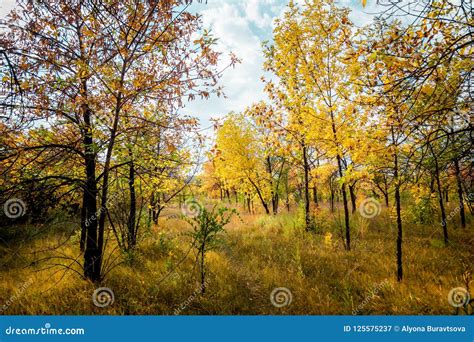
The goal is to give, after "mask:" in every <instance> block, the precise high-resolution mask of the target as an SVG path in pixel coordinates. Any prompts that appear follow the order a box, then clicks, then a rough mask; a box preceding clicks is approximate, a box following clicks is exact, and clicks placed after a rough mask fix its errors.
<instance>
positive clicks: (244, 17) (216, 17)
mask: <svg viewBox="0 0 474 342" xmlns="http://www.w3.org/2000/svg"><path fill="white" fill-rule="evenodd" d="M295 2H297V3H298V2H301V3H302V2H303V1H295ZM338 3H339V5H340V6H346V7H350V8H351V10H352V13H351V19H352V21H353V22H354V24H355V25H357V26H363V25H365V24H368V23H370V22H371V21H372V18H373V17H374V15H373V13H376V12H377V11H380V9H381V8H380V7H378V6H377V5H376V3H375V0H372V1H371V0H369V1H368V4H367V6H366V7H365V8H362V5H361V4H360V0H353V1H351V0H339V1H338ZM287 4H288V0H241V1H238V0H226V1H223V0H208V2H207V4H205V3H202V4H198V3H195V4H193V5H192V7H191V10H192V11H196V12H198V13H200V14H201V15H202V18H203V22H204V26H205V27H207V28H210V29H211V31H212V33H213V34H214V35H215V36H216V37H217V38H219V40H218V43H217V46H216V50H218V51H220V52H222V53H223V54H222V61H221V66H222V67H223V66H225V65H227V64H228V62H229V59H228V58H227V55H228V54H229V52H231V51H232V52H234V53H235V54H236V55H237V56H238V57H239V58H240V59H241V60H242V63H240V64H239V65H237V66H236V67H235V68H234V69H228V70H227V71H226V72H225V74H224V76H223V77H222V79H221V84H222V85H223V86H224V92H225V94H226V96H227V98H216V97H212V98H211V99H209V100H195V101H193V102H190V103H188V104H187V105H186V108H184V109H183V113H185V114H189V115H193V116H196V117H198V118H199V119H200V120H201V126H202V127H203V128H206V127H208V126H209V125H210V123H209V119H210V118H218V117H222V116H223V115H225V114H226V113H228V112H230V111H242V110H243V109H245V107H246V106H249V105H251V104H252V103H254V102H258V101H260V100H262V99H266V95H265V94H264V91H263V87H264V85H263V83H262V81H261V76H262V75H264V72H263V70H262V65H263V61H264V58H263V53H262V47H261V43H262V41H264V40H271V38H272V29H273V21H274V20H275V19H276V18H278V17H279V16H281V15H282V13H283V12H284V10H285V7H286V5H287Z"/></svg>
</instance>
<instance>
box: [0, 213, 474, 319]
mask: <svg viewBox="0 0 474 342" xmlns="http://www.w3.org/2000/svg"><path fill="white" fill-rule="evenodd" d="M323 216H324V224H325V226H324V227H325V228H323V229H322V231H320V232H319V233H318V234H316V233H307V232H304V231H303V229H302V228H301V224H300V220H299V219H297V217H296V214H293V213H292V214H286V213H282V214H279V215H278V216H276V217H273V216H266V215H262V214H258V215H248V214H242V216H241V219H239V218H237V217H236V218H234V219H233V220H232V222H231V223H230V224H229V226H228V227H227V233H226V234H225V235H224V237H223V239H224V243H223V244H222V246H221V247H220V248H219V249H217V250H214V251H211V252H209V254H208V256H207V259H206V260H207V265H208V287H207V291H206V294H205V295H200V294H199V293H198V292H199V291H198V289H199V283H198V277H197V274H198V272H197V267H196V266H195V262H194V260H195V257H194V255H193V252H191V253H189V254H188V256H187V257H185V255H186V253H187V251H188V250H189V243H190V239H189V238H188V237H187V236H186V235H185V234H183V233H184V232H185V231H186V230H187V229H189V228H188V227H187V225H186V223H184V222H183V221H181V220H179V219H162V220H161V222H160V224H159V226H158V227H153V228H152V230H151V232H149V233H148V234H147V235H146V238H145V239H144V240H143V241H142V242H141V243H140V245H139V248H138V250H137V251H136V252H135V253H133V254H132V255H130V254H129V255H127V256H123V255H122V256H120V258H119V260H122V261H124V263H122V264H121V265H119V266H117V267H116V268H114V269H113V270H112V271H111V272H110V273H109V274H108V275H107V278H106V279H105V281H104V282H103V284H101V286H105V287H109V288H111V289H112V290H113V292H114V294H115V302H114V303H113V305H111V306H108V307H105V308H99V307H96V306H94V305H93V302H92V299H91V296H92V293H93V291H94V290H95V288H97V286H98V285H94V284H92V283H89V282H87V281H85V280H83V279H81V278H80V277H79V276H78V275H77V274H75V273H73V272H68V273H66V274H65V276H64V278H62V279H61V276H62V275H63V274H64V272H63V271H62V269H61V268H57V267H56V268H52V269H48V270H42V271H41V269H43V268H45V263H38V264H36V265H34V266H30V267H26V268H25V267H24V266H25V265H28V264H29V263H31V262H32V261H34V260H37V259H38V258H39V257H41V256H44V255H60V254H61V255H69V256H77V255H78V247H77V242H76V241H69V242H68V243H66V244H65V245H64V246H62V247H61V248H60V249H59V250H56V251H51V252H48V253H46V254H45V253H41V254H37V253H34V252H35V251H38V250H44V249H46V247H48V246H52V245H54V244H55V243H56V242H55V241H57V239H58V236H57V235H58V234H62V233H57V232H55V233H44V234H39V235H38V237H36V238H34V239H32V240H30V241H29V242H23V243H22V244H21V245H17V243H18V241H17V242H15V248H7V247H2V250H1V254H0V255H2V258H1V260H0V261H1V264H2V265H3V266H2V268H1V269H0V276H1V280H0V310H2V314H73V315H75V314H114V315H115V314H117V315H126V314H160V315H161V314H164V315H172V314H174V313H175V310H177V309H178V308H180V309H179V311H178V313H179V314H205V315H208V314H210V315H217V314H250V315H253V314H304V315H305V314H315V315H320V314H349V315H350V314H353V313H356V314H393V315H401V314H404V315H412V314H413V315H417V314H428V315H431V314H451V313H453V308H452V307H451V306H450V305H449V303H448V301H447V295H448V293H449V291H450V289H451V288H453V287H458V286H464V285H465V284H464V283H463V280H462V273H463V272H464V271H465V270H466V268H472V260H474V255H473V254H474V248H473V247H474V246H473V230H472V228H467V229H461V228H456V229H453V225H454V223H453V224H451V227H450V238H451V244H450V245H449V246H447V247H444V246H443V245H442V244H440V243H439V240H440V239H441V229H440V228H441V226H440V225H438V226H439V227H438V226H436V224H435V225H433V226H424V227H422V226H417V225H413V224H409V223H405V235H404V246H403V251H404V258H403V261H404V275H405V278H404V280H403V281H402V282H401V283H398V282H397V281H396V278H395V269H396V267H395V234H396V232H395V228H394V227H393V225H390V224H389V223H388V222H389V218H388V215H387V213H385V212H382V214H381V215H380V216H378V217H376V218H374V219H363V218H360V217H359V216H358V214H355V215H354V217H353V222H352V223H353V229H352V233H353V250H352V251H350V252H347V251H345V250H344V248H343V243H342V239H341V238H340V228H339V224H341V220H340V218H339V217H338V216H337V215H332V214H331V213H329V212H328V211H324V212H323V213H318V215H317V217H323ZM108 250H109V252H110V251H111V250H112V243H111V244H110V247H109V249H108ZM15 251H17V253H16V254H14V252H15ZM115 253H116V254H117V252H115ZM183 258H184V259H183ZM181 260H184V261H182V262H180V261H181ZM56 262H58V263H61V264H68V262H67V261H66V260H56ZM79 262H82V259H79ZM74 268H75V269H76V270H78V271H79V267H78V266H77V265H76V267H74ZM57 271H59V272H57ZM54 272H57V273H56V274H54V275H53V273H54ZM170 272H171V274H170V275H169V276H168V277H167V278H165V279H164V277H165V276H166V275H167V274H168V273H170ZM277 287H285V288H288V289H289V290H290V291H291V293H292V302H291V304H290V305H288V306H285V307H282V308H278V307H275V306H273V305H272V303H271V301H270V293H271V292H272V290H273V289H274V288H277ZM183 303H185V304H186V305H183ZM6 304H8V305H6ZM2 305H6V306H3V309H2Z"/></svg>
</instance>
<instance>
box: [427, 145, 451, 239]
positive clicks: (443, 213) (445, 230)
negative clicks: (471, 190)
mask: <svg viewBox="0 0 474 342" xmlns="http://www.w3.org/2000/svg"><path fill="white" fill-rule="evenodd" d="M429 147H430V150H431V154H432V155H433V159H434V166H435V173H434V177H435V181H436V187H437V188H438V201H439V208H440V210H441V225H442V226H443V237H444V243H445V244H446V245H447V244H448V242H449V239H448V221H447V218H446V210H445V208H444V201H443V188H441V181H440V179H439V164H438V158H437V157H436V155H435V153H434V151H433V147H432V146H431V145H430V144H429Z"/></svg>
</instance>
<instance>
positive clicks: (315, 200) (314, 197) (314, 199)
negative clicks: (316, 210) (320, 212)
mask: <svg viewBox="0 0 474 342" xmlns="http://www.w3.org/2000/svg"><path fill="white" fill-rule="evenodd" d="M313 202H314V204H315V205H316V207H318V206H319V203H318V189H317V188H316V185H315V186H313Z"/></svg>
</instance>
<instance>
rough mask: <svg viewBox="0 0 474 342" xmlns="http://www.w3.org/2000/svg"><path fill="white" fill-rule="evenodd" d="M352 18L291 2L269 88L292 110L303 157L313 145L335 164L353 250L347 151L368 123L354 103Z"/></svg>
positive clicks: (272, 56) (277, 33) (278, 32)
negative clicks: (274, 80) (275, 78)
mask: <svg viewBox="0 0 474 342" xmlns="http://www.w3.org/2000/svg"><path fill="white" fill-rule="evenodd" d="M348 14H349V10H348V9H341V8H338V7H336V6H335V4H334V2H333V1H307V2H305V4H304V5H303V7H302V8H299V7H298V6H297V5H295V4H294V3H293V2H291V3H290V4H289V7H288V10H287V11H286V13H285V14H284V17H283V19H281V20H278V21H277V23H276V26H275V29H274V45H273V46H270V47H268V48H267V69H268V70H270V71H272V72H274V73H275V74H276V76H278V84H273V83H271V82H270V83H269V86H268V87H267V89H268V91H269V93H270V95H271V96H272V99H274V100H275V101H276V102H277V103H279V104H280V106H281V107H283V108H285V109H286V110H287V111H288V115H289V119H288V122H289V123H290V124H295V125H298V128H297V129H296V130H297V131H298V133H299V135H300V137H301V138H302V139H300V140H301V141H302V142H303V143H302V146H303V152H306V151H305V150H306V149H307V145H309V144H311V142H313V143H317V145H316V147H317V148H318V150H322V151H324V155H325V158H326V159H327V160H331V159H332V160H335V162H336V164H337V169H338V173H339V182H340V188H341V194H342V200H343V206H344V218H345V246H346V249H347V250H350V246H351V244H350V217H349V207H348V195H347V181H346V179H345V176H346V171H347V170H348V169H349V165H350V163H351V158H350V153H349V152H350V149H351V148H352V147H353V146H354V145H355V142H356V139H357V137H355V135H356V134H355V130H356V127H357V126H361V125H364V124H365V122H363V118H362V117H361V116H356V115H355V114H356V106H355V105H353V104H351V97H352V96H353V94H352V93H351V86H350V85H351V81H352V80H351V76H350V75H351V73H350V72H349V68H350V67H351V65H350V63H348V62H346V60H347V51H348V49H351V35H352V24H351V22H350V21H349V19H348ZM357 120H358V121H360V122H357ZM305 159H307V155H306V153H303V160H305ZM307 170H308V168H305V173H306V172H307ZM308 178H309V177H308Z"/></svg>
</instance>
